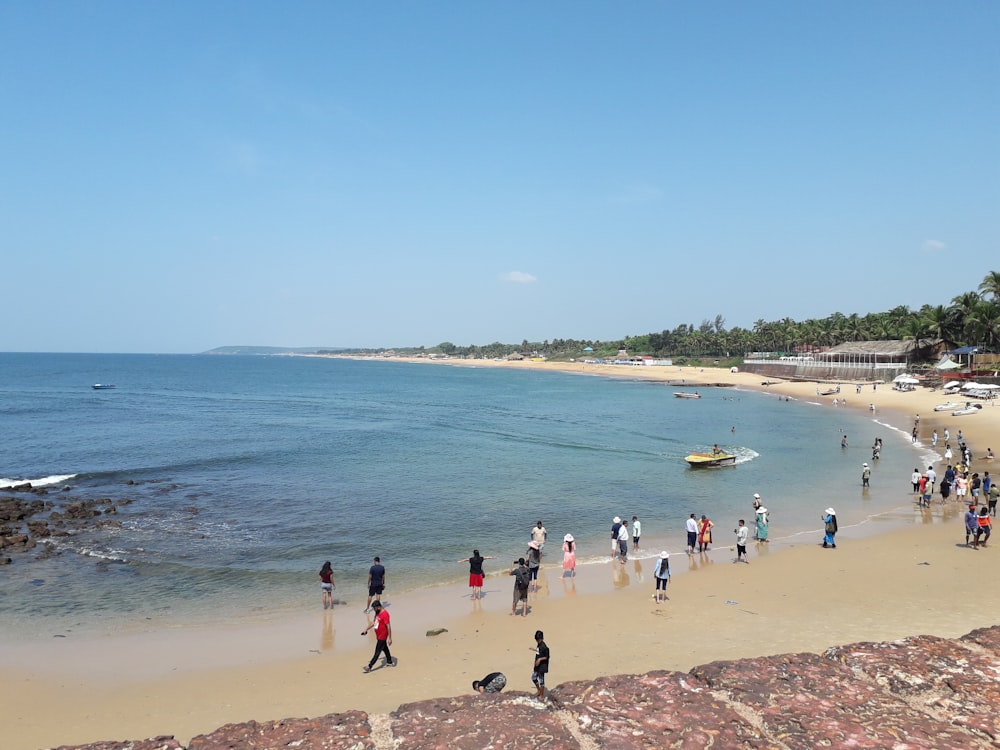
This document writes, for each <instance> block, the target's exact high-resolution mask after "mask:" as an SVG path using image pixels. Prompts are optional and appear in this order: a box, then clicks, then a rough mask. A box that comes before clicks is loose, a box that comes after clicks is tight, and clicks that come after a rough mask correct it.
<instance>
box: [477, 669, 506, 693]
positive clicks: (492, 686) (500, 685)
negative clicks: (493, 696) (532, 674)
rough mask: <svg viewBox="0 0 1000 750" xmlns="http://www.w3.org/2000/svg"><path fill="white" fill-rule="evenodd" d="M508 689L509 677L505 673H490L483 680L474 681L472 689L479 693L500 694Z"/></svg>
mask: <svg viewBox="0 0 1000 750" xmlns="http://www.w3.org/2000/svg"><path fill="white" fill-rule="evenodd" d="M505 687H507V675H505V674H504V673H503V672H490V673H489V674H488V675H486V676H485V677H484V678H483V679H481V680H473V681H472V689H473V690H475V691H476V692H477V693H499V692H500V691H501V690H503V689H504V688H505Z"/></svg>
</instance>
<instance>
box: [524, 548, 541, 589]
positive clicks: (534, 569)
mask: <svg viewBox="0 0 1000 750" xmlns="http://www.w3.org/2000/svg"><path fill="white" fill-rule="evenodd" d="M524 559H525V560H527V561H528V572H529V573H530V574H531V587H532V589H533V590H535V591H537V590H538V569H539V568H540V567H541V566H542V550H541V547H540V546H539V544H538V542H536V541H535V540H534V539H532V540H531V541H530V542H528V551H527V552H525V553H524Z"/></svg>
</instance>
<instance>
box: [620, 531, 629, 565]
mask: <svg viewBox="0 0 1000 750" xmlns="http://www.w3.org/2000/svg"><path fill="white" fill-rule="evenodd" d="M618 559H619V561H620V562H621V564H622V565H624V564H625V562H626V561H627V560H628V521H622V525H621V526H620V527H619V528H618Z"/></svg>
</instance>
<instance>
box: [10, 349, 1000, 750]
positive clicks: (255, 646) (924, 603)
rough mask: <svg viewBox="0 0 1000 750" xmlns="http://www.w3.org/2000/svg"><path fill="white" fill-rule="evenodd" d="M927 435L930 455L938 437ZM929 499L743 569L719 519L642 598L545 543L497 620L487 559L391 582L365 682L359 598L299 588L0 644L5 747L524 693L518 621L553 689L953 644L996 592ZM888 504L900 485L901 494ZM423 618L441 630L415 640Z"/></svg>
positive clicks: (909, 408) (911, 403) (501, 595)
mask: <svg viewBox="0 0 1000 750" xmlns="http://www.w3.org/2000/svg"><path fill="white" fill-rule="evenodd" d="M419 361H425V360H419ZM428 364H430V363H428ZM435 364H443V365H455V366H479V367H482V366H499V367H507V368H531V369H541V370H546V369H548V370H559V371H570V372H578V373H582V374H591V375H595V376H605V377H640V378H644V379H650V380H665V381H680V380H682V379H684V380H686V381H687V382H688V384H700V383H727V384H731V385H734V386H737V387H740V388H746V389H755V390H764V389H765V388H766V390H768V391H771V392H774V393H775V394H783V395H788V396H790V397H793V398H797V399H802V400H808V401H819V402H823V403H825V406H824V408H829V409H831V415H832V413H833V410H834V408H835V407H834V406H833V404H832V397H825V398H821V397H818V396H817V395H816V384H814V383H777V384H774V385H769V386H766V387H765V386H762V385H761V383H762V380H763V378H761V377H760V376H758V375H752V374H749V373H731V372H729V371H728V370H723V369H712V368H705V369H704V370H702V369H700V368H687V367H685V368H678V367H624V366H613V365H590V364H583V363H543V362H510V363H507V362H503V363H494V362H489V363H482V362H463V361H460V360H449V361H445V362H443V363H435ZM840 397H842V398H845V399H846V401H847V404H846V405H845V406H838V407H836V408H838V409H843V408H846V409H852V410H859V411H864V412H868V411H869V405H870V404H873V405H874V406H875V407H876V409H877V410H878V413H879V415H880V418H881V419H883V420H884V421H888V422H891V423H892V424H894V425H896V426H898V427H900V428H901V429H906V430H907V431H908V429H909V427H910V426H911V425H912V423H913V419H914V415H916V414H920V415H921V421H920V427H921V435H922V438H923V440H924V441H926V442H929V436H930V434H931V431H932V430H933V429H934V428H935V427H936V428H937V429H938V431H939V433H940V432H943V428H944V427H945V426H947V427H949V428H950V429H951V432H952V434H953V435H954V434H955V433H957V430H958V429H959V428H960V429H962V430H963V432H964V434H965V437H966V440H967V441H968V442H969V444H970V445H971V446H972V447H973V449H974V455H975V457H976V459H977V460H976V461H974V469H975V470H977V471H980V472H982V471H984V470H987V471H990V472H991V474H993V473H994V472H993V471H992V465H991V464H989V463H987V462H984V461H983V460H982V459H981V458H980V457H981V456H982V455H984V454H985V452H986V449H987V448H988V447H992V448H993V449H994V451H996V450H1000V409H998V408H996V407H994V406H991V405H986V406H984V408H983V409H982V410H981V412H980V413H979V414H976V415H972V416H967V417H952V416H951V415H950V413H949V412H944V413H943V414H946V415H947V416H945V417H942V416H940V414H941V413H935V412H934V411H933V407H934V405H935V404H937V403H940V402H942V401H945V400H947V398H946V397H944V396H942V395H941V394H940V393H933V392H930V391H928V390H927V389H919V390H917V391H914V392H909V393H903V392H897V391H893V390H892V389H891V388H890V387H889V386H888V385H885V386H879V387H878V389H877V390H875V391H873V390H872V388H871V385H868V386H866V387H865V388H864V389H863V391H862V393H861V394H857V393H856V391H855V388H854V385H853V383H845V384H844V386H843V387H842V392H841V394H840ZM938 447H939V450H943V444H941V443H939V446H938ZM942 469H943V467H942ZM997 471H1000V468H998V469H997ZM906 479H907V478H901V481H903V482H905V481H906ZM749 491H750V490H748V493H749ZM938 500H939V497H935V500H934V502H933V504H932V507H931V508H929V509H916V508H914V511H913V513H914V519H915V522H914V523H913V524H912V525H910V526H908V527H907V528H904V529H902V530H896V531H892V532H889V533H884V534H879V535H866V536H862V537H854V538H852V535H851V533H850V529H842V530H841V532H840V534H839V535H838V538H837V542H838V545H837V549H836V550H824V549H822V548H821V547H820V546H819V542H820V541H821V538H820V534H819V533H817V535H816V538H814V539H803V540H802V541H801V542H796V543H792V544H788V545H785V546H783V547H781V548H779V547H778V546H777V545H775V548H774V549H771V548H769V546H768V545H755V544H753V543H752V542H751V545H750V564H749V565H743V564H734V563H733V560H734V558H735V552H732V551H730V548H729V544H730V543H731V541H730V540H731V539H732V535H731V534H730V533H728V532H729V529H728V528H725V529H719V530H718V532H719V533H717V535H716V540H717V542H718V545H717V546H716V548H715V549H714V550H713V551H712V552H711V553H710V554H708V555H704V556H700V555H694V556H688V555H685V554H683V553H680V554H677V553H675V554H673V555H672V556H671V566H672V568H673V570H675V571H681V570H684V571H686V572H685V574H684V575H675V576H674V579H673V581H672V582H671V584H670V587H669V589H668V595H669V601H667V602H664V603H660V604H657V603H656V602H654V601H653V599H652V593H653V563H654V561H653V559H651V558H646V559H641V560H633V561H629V562H628V563H627V564H626V565H625V566H620V565H618V564H617V563H612V562H610V561H608V562H607V563H605V564H595V565H587V566H580V567H579V568H578V571H577V576H576V577H575V579H566V578H563V577H562V575H561V574H562V570H561V567H560V566H559V565H558V561H559V559H561V553H559V552H558V551H557V550H556V549H555V548H556V547H557V546H558V545H557V544H551V545H550V547H551V548H552V549H551V551H550V552H549V554H548V555H547V560H546V562H547V567H545V568H544V569H543V572H542V574H541V586H540V590H539V592H538V593H537V594H533V595H532V596H531V601H530V604H531V607H530V612H529V615H528V616H527V617H512V616H511V615H510V601H511V587H512V584H511V579H510V578H509V577H507V576H506V575H505V573H506V571H505V570H501V568H502V566H503V564H505V563H506V562H507V561H506V560H494V561H490V563H489V564H488V565H487V570H488V571H490V572H492V573H493V575H491V576H490V577H489V578H488V579H487V581H486V585H485V591H486V596H485V598H484V599H483V600H482V601H481V602H476V601H473V600H471V599H470V598H469V596H468V590H467V588H466V587H464V586H439V587H433V588H428V589H424V590H421V591H415V592H410V593H407V594H403V595H399V596H398V597H392V596H391V591H390V592H387V597H386V599H387V602H388V603H389V611H390V613H391V615H392V624H393V634H394V642H393V646H392V650H393V654H394V655H396V656H397V657H398V659H399V666H398V667H396V668H395V669H387V668H382V669H376V670H375V671H374V672H373V673H371V674H367V675H366V674H362V671H361V667H362V665H363V664H365V663H366V662H367V660H368V658H369V657H370V655H371V652H372V648H373V646H374V642H373V641H372V639H371V636H365V637H363V636H362V635H361V634H360V633H361V631H362V630H363V629H364V628H365V627H366V626H367V624H368V620H367V619H366V615H365V614H364V613H362V611H361V609H362V606H363V603H358V602H352V603H349V604H347V605H344V606H338V607H336V608H335V609H334V610H333V611H332V612H324V611H323V610H322V609H321V608H320V600H319V594H318V592H317V597H316V613H315V615H314V616H304V617H302V618H300V619H296V620H295V621H291V622H289V621H274V622H270V623H266V624H263V625H260V624H257V625H252V626H251V625H241V624H240V623H228V624H225V625H217V626H214V627H211V628H199V629H184V628H181V629H175V630H168V631H151V632H147V633H141V634H138V635H131V634H130V635H121V636H119V637H109V638H100V639H92V640H86V641H83V640H80V639H74V638H73V637H68V638H59V639H52V640H51V641H45V642H33V643H29V644H18V645H17V646H16V647H15V646H12V645H10V644H3V645H0V680H2V681H3V683H4V685H5V686H6V688H7V689H6V691H5V692H6V695H5V699H4V701H3V703H2V706H0V722H2V724H3V726H4V729H5V747H10V748H13V749H14V750H20V749H22V748H25V749H27V748H39V747H51V746H56V745H62V744H79V743H84V742H91V741H96V740H105V739H130V738H131V739H134V738H144V737H151V736H155V735H161V734H172V735H175V736H176V737H177V738H178V739H179V740H181V741H182V742H186V741H187V740H189V739H190V738H191V737H192V736H194V735H197V734H200V733H204V732H209V731H211V730H213V729H215V728H216V727H218V726H220V725H222V724H225V723H228V722H241V721H246V720H249V719H257V720H264V719H277V718H282V717H287V716H317V715H321V714H325V713H329V712H333V711H343V710H347V709H352V708H353V709H362V710H365V711H368V712H370V713H384V712H388V711H391V710H393V709H395V708H396V707H397V706H399V705H400V704H402V703H406V702H410V701H415V700H420V699H425V698H431V697H436V696H447V695H455V694H460V693H464V692H468V691H470V683H471V681H472V680H473V679H477V678H479V677H481V676H483V675H485V674H486V673H488V672H491V671H494V670H500V671H503V672H505V673H506V674H507V676H508V688H507V689H508V690H516V691H529V690H530V689H531V684H530V680H529V677H530V671H531V670H530V664H531V662H530V659H531V653H530V649H531V648H532V647H533V638H532V635H533V633H534V631H535V630H536V629H542V630H544V631H545V637H546V641H547V643H548V644H549V646H550V648H551V649H552V668H551V672H550V676H549V684H550V686H555V685H558V684H559V683H560V682H564V681H568V680H574V679H587V678H592V677H595V676H598V675H605V674H615V673H639V672H646V671H649V670H652V669H677V670H687V669H689V668H691V667H692V666H694V665H696V664H702V663H705V662H709V661H712V660H714V659H732V658H740V657H751V656H761V655H769V654H776V653H784V652H794V651H813V652H819V651H822V650H824V649H825V648H827V647H828V646H831V645H834V644H840V643H849V642H852V641H869V640H889V639H894V638H899V637H903V636H907V635H916V634H932V635H938V636H943V637H955V636H958V635H961V634H963V633H966V632H968V631H969V630H971V629H973V628H976V627H980V626H987V625H994V624H997V619H996V613H997V612H998V611H1000V590H997V588H996V587H992V586H987V587H983V586H981V585H980V584H979V578H980V576H981V575H982V570H983V565H984V563H988V561H989V560H990V558H992V557H993V556H995V555H996V554H997V552H996V549H995V548H994V546H993V544H990V545H989V546H988V547H987V548H985V549H980V550H972V549H968V548H966V547H965V545H964V532H963V521H962V514H963V512H964V510H965V508H964V506H963V505H960V504H959V503H957V502H955V501H954V499H953V500H952V501H951V502H950V503H949V504H947V505H942V504H940V503H939V502H938ZM906 503H907V497H906V495H905V494H903V495H901V502H900V504H901V505H905V504H906ZM819 526H821V524H820V523H819V521H818V519H817V527H819ZM997 544H1000V542H997ZM675 549H676V547H675ZM431 628H446V629H447V632H444V633H442V634H440V635H436V636H433V637H430V636H428V635H426V631H427V630H429V629H431ZM8 743H9V744H8Z"/></svg>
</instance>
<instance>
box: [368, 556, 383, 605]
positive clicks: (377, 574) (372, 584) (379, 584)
mask: <svg viewBox="0 0 1000 750" xmlns="http://www.w3.org/2000/svg"><path fill="white" fill-rule="evenodd" d="M383 591H385V566H384V565H382V561H381V560H380V559H379V558H377V557H376V558H375V561H374V563H373V564H372V566H371V567H370V568H368V601H367V603H366V604H365V612H367V611H368V610H369V609H371V607H372V599H374V600H375V601H377V602H379V606H381V602H382V592H383Z"/></svg>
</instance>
